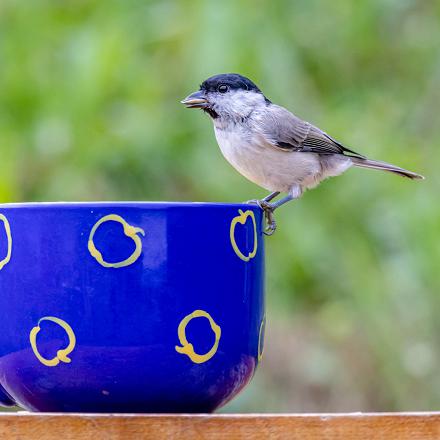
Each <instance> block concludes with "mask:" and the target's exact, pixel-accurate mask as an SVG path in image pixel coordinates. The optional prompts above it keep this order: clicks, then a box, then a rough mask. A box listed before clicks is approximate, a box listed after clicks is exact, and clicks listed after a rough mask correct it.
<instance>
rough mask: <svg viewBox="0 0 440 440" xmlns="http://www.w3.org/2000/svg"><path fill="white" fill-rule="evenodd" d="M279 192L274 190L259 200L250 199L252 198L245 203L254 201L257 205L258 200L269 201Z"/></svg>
mask: <svg viewBox="0 0 440 440" xmlns="http://www.w3.org/2000/svg"><path fill="white" fill-rule="evenodd" d="M279 194H280V192H279V191H275V192H272V193H270V194H268V195H267V196H266V197H264V198H263V199H261V200H260V199H252V200H248V201H247V202H246V203H255V204H256V205H259V204H260V202H270V201H271V200H273V199H274V198H275V197H277V196H278V195H279ZM260 208H261V206H260Z"/></svg>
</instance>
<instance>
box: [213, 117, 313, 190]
mask: <svg viewBox="0 0 440 440" xmlns="http://www.w3.org/2000/svg"><path fill="white" fill-rule="evenodd" d="M214 130H215V136H216V139H217V142H218V144H219V147H220V150H221V151H222V153H223V155H224V157H225V158H226V160H227V161H228V162H229V163H230V164H231V165H232V166H233V167H234V168H236V169H237V171H239V172H240V173H241V174H242V175H243V176H245V177H246V178H248V179H249V180H251V181H252V182H254V183H256V184H257V185H260V186H262V187H263V188H265V189H267V190H269V191H281V192H289V191H290V190H291V189H292V187H293V186H295V185H301V186H305V187H309V186H314V185H315V184H316V183H317V182H316V181H315V180H316V177H317V176H318V175H319V174H320V173H321V171H322V170H321V166H320V163H319V160H318V158H317V156H316V155H314V154H310V153H309V154H304V153H296V152H286V151H282V150H279V149H277V148H276V147H273V146H272V145H270V144H269V143H268V142H267V141H266V140H265V139H264V137H263V136H262V135H261V134H259V133H258V131H255V130H253V129H250V128H249V127H247V126H246V125H242V124H232V123H231V124H230V125H227V126H226V127H219V126H216V125H214Z"/></svg>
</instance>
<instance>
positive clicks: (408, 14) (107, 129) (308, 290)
mask: <svg viewBox="0 0 440 440" xmlns="http://www.w3.org/2000/svg"><path fill="white" fill-rule="evenodd" d="M221 72H240V73H242V74H244V75H247V76H249V77H251V78H252V79H254V80H255V81H256V83H257V84H258V85H260V87H261V88H262V89H263V90H264V91H265V93H266V95H267V96H268V97H270V98H271V99H272V100H273V101H275V102H277V103H280V104H282V105H284V106H286V107H288V108H289V109H291V110H293V111H294V112H295V113H297V114H298V115H299V116H301V117H303V118H305V119H307V120H310V121H311V122H314V123H315V124H317V125H319V126H321V127H323V128H324V129H325V130H326V131H328V132H329V133H330V134H332V135H333V136H335V137H337V138H338V139H340V140H341V141H343V142H344V143H346V144H347V145H348V146H351V147H353V148H354V149H355V150H357V151H360V152H362V153H364V154H366V155H368V156H369V157H372V158H376V159H382V160H386V161H389V162H394V163H396V164H397V165H401V166H404V167H407V168H409V169H413V170H415V171H418V172H421V173H422V174H425V175H426V177H427V180H426V181H424V182H410V181H406V180H404V179H400V178H398V177H394V176H391V175H387V174H383V173H378V172H371V171H368V170H350V171H348V172H347V173H346V174H345V175H343V176H341V177H339V178H337V179H333V180H330V181H328V182H326V183H324V184H323V185H321V186H320V187H319V188H318V189H316V190H314V191H311V192H309V193H307V194H305V195H304V197H303V198H302V199H301V200H300V201H298V202H296V203H291V204H290V205H288V206H287V207H285V208H283V209H282V210H280V212H279V213H278V216H277V219H278V222H279V230H278V231H277V233H276V235H275V236H273V237H272V238H270V239H268V240H267V298H268V326H267V339H266V353H265V359H264V362H263V364H262V366H261V368H260V369H259V371H258V373H257V375H256V377H255V379H254V381H253V383H252V384H251V385H250V386H249V387H248V388H247V390H246V391H244V392H243V393H242V395H241V396H240V397H239V398H238V399H236V400H235V401H233V402H232V403H231V404H230V405H229V406H227V407H226V408H225V411H236V410H239V411H344V410H345V411H357V410H390V411H391V410H428V409H435V408H438V405H439V403H440V375H439V374H438V367H439V365H440V319H439V316H440V276H439V268H440V240H439V234H440V205H439V203H438V194H439V190H440V185H439V183H440V182H439V173H438V169H439V168H440V155H439V153H438V144H439V142H440V121H439V114H440V108H439V102H440V3H439V2H437V1H434V0H424V1H422V0H419V1H417V0H370V1H368V2H353V1H350V0H338V1H334V2H327V1H320V0H298V1H287V0H281V1H273V2H269V1H262V0H258V1H251V0H225V1H222V2H214V1H203V0H185V1H166V0H162V1H147V0H144V1H140V0H107V1H105V2H104V1H98V0H70V1H69V0H57V1H50V0H32V1H28V2H24V1H19V0H2V1H1V3H0V103H1V105H0V155H1V156H0V157H1V160H0V201H2V202H9V201H36V200H134V199H136V200H198V201H223V202H229V201H231V202H236V201H241V200H248V199H251V198H255V197H260V196H263V195H264V192H263V191H262V190H261V189H259V188H257V187H256V186H255V185H253V184H251V183H249V182H247V181H246V180H245V179H244V178H243V177H241V176H240V175H239V174H238V173H237V172H236V171H235V170H233V169H232V168H231V167H230V165H229V164H228V163H227V162H226V161H225V160H223V158H222V156H221V153H220V151H219V149H218V147H217V145H216V142H215V139H214V135H213V131H212V127H211V123H210V121H209V119H208V118H207V117H206V116H204V115H202V114H201V113H198V112H196V111H188V110H185V109H184V108H183V107H182V106H181V104H179V100H180V99H182V98H183V97H184V96H186V95H187V94H188V93H189V92H191V91H194V90H195V89H196V88H197V87H198V84H199V83H200V82H201V81H202V80H204V79H205V78H206V77H208V76H210V75H212V74H216V73H221Z"/></svg>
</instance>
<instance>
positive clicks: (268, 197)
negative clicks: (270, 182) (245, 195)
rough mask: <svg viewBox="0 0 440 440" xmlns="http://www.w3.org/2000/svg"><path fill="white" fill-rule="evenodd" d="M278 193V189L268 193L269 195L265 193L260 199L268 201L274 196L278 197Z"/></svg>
mask: <svg viewBox="0 0 440 440" xmlns="http://www.w3.org/2000/svg"><path fill="white" fill-rule="evenodd" d="M279 195H280V192H279V191H275V192H273V193H270V194H269V195H267V196H266V197H265V198H264V199H262V200H263V201H264V202H270V201H271V200H273V199H274V198H275V197H278V196H279Z"/></svg>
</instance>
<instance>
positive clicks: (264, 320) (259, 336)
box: [258, 315, 266, 361]
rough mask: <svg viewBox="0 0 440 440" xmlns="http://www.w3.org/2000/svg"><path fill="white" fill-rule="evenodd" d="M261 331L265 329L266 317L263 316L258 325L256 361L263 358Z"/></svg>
mask: <svg viewBox="0 0 440 440" xmlns="http://www.w3.org/2000/svg"><path fill="white" fill-rule="evenodd" d="M263 329H266V315H264V317H263V319H262V320H261V324H260V331H259V332H258V360H259V361H261V359H262V358H263V351H264V346H263V333H264V331H263Z"/></svg>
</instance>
